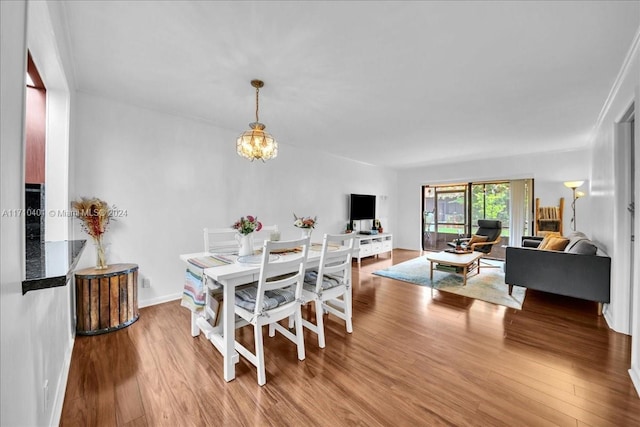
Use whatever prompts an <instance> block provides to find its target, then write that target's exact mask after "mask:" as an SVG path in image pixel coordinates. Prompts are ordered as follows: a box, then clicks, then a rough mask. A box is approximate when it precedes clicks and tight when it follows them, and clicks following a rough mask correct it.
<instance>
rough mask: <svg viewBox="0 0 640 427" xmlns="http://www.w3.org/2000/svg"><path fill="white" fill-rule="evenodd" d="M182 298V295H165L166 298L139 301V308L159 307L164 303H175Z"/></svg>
mask: <svg viewBox="0 0 640 427" xmlns="http://www.w3.org/2000/svg"><path fill="white" fill-rule="evenodd" d="M180 298H182V293H179V294H170V295H164V296H162V297H158V298H151V299H146V300H142V301H138V307H139V308H144V307H149V306H152V305H158V304H162V303H165V302H169V301H175V300H177V299H180Z"/></svg>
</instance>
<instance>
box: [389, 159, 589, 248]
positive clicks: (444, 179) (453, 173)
mask: <svg viewBox="0 0 640 427" xmlns="http://www.w3.org/2000/svg"><path fill="white" fill-rule="evenodd" d="M589 159H590V152H589V150H588V149H587V148H584V149H578V150H573V151H556V152H549V153H539V154H534V155H532V154H527V155H523V156H508V157H500V155H499V154H498V153H496V157H495V158H494V159H493V160H492V161H490V162H487V161H481V162H455V163H454V162H452V163H450V164H439V165H430V166H424V167H420V168H413V169H406V170H402V171H400V172H399V174H398V202H399V203H398V210H397V212H398V217H397V219H396V224H402V227H398V229H397V230H396V233H395V235H394V240H395V246H396V247H399V248H406V249H414V250H419V249H420V248H421V247H422V214H421V211H422V186H423V185H427V184H445V183H466V182H479V181H491V180H508V179H523V178H533V179H534V180H535V181H534V192H535V194H534V197H539V198H540V199H541V203H542V204H543V206H552V205H557V204H558V202H559V200H560V198H561V197H564V198H565V215H564V224H566V227H565V229H566V230H567V231H568V230H569V228H568V227H569V221H570V219H571V212H570V204H571V200H572V193H571V191H570V190H569V189H568V188H566V187H565V186H564V184H563V182H564V181H568V180H576V179H584V178H586V177H588V176H589ZM587 184H588V183H587ZM587 193H588V190H587ZM583 200H585V199H580V200H578V202H577V203H576V218H577V224H578V229H579V230H581V231H584V232H585V233H587V234H589V233H590V231H591V224H590V223H591V221H590V216H591V215H590V214H589V211H588V209H586V207H585V205H584V204H583V203H581V202H582V201H583Z"/></svg>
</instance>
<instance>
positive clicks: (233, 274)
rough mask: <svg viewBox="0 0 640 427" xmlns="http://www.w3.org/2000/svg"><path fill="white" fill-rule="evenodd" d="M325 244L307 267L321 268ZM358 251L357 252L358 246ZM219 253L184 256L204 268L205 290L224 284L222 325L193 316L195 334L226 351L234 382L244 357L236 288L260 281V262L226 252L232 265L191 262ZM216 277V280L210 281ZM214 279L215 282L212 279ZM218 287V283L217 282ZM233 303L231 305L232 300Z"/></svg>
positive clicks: (318, 247)
mask: <svg viewBox="0 0 640 427" xmlns="http://www.w3.org/2000/svg"><path fill="white" fill-rule="evenodd" d="M321 248H322V245H321V244H318V243H313V244H312V246H311V248H310V250H309V254H308V257H307V269H310V268H317V267H318V266H319V265H320V255H321ZM354 251H357V249H355V250H354ZM211 255H215V254H212V253H208V252H198V253H192V254H183V255H180V259H181V260H182V261H184V262H185V263H186V264H187V265H188V267H189V268H190V269H192V270H195V271H200V272H201V273H202V274H203V278H204V277H205V276H206V278H207V279H206V280H205V283H204V286H205V291H207V286H208V284H210V283H216V282H217V283H219V284H220V285H222V288H223V289H222V294H223V300H224V303H223V305H222V319H221V325H218V326H215V327H214V326H211V324H210V323H209V322H207V320H206V319H205V318H204V317H202V316H200V315H198V314H192V316H191V335H192V336H194V337H195V336H198V335H199V334H200V332H202V333H203V334H204V335H205V336H206V337H207V339H208V340H209V341H210V342H211V343H212V344H213V345H214V347H215V348H216V349H218V351H219V352H220V353H221V354H222V356H223V359H224V379H225V381H231V380H233V379H234V378H235V364H236V363H238V361H239V360H240V357H239V354H238V352H237V351H236V350H235V330H236V324H235V310H234V306H235V289H236V287H237V286H240V285H245V284H247V283H252V282H255V281H257V280H258V277H259V275H260V264H259V263H256V264H245V263H240V262H238V260H237V258H238V257H237V256H236V255H228V254H224V257H226V258H228V259H229V260H230V261H232V262H231V263H230V264H225V265H220V266H216V267H210V268H198V267H196V266H194V265H193V264H191V263H190V262H189V259H192V258H199V257H205V256H211ZM278 256H279V257H280V259H283V260H284V259H286V257H287V256H294V255H287V254H279V255H278ZM209 279H212V280H209ZM212 281H213V282H212ZM214 286H215V285H214ZM228 302H230V304H229V303H228Z"/></svg>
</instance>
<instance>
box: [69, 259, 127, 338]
mask: <svg viewBox="0 0 640 427" xmlns="http://www.w3.org/2000/svg"><path fill="white" fill-rule="evenodd" d="M75 277H76V317H77V323H76V333H77V334H79V335H97V334H104V333H106V332H111V331H115V330H118V329H122V328H124V327H127V326H129V325H130V324H132V323H133V322H135V321H136V320H138V317H139V314H138V265H137V264H113V265H109V266H108V267H107V268H106V269H102V270H98V269H95V268H85V269H83V270H78V271H76V272H75Z"/></svg>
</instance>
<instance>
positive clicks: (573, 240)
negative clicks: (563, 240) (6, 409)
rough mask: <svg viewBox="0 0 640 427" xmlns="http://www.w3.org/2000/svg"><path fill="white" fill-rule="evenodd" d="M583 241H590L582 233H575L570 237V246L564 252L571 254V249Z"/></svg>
mask: <svg viewBox="0 0 640 427" xmlns="http://www.w3.org/2000/svg"><path fill="white" fill-rule="evenodd" d="M581 240H589V238H588V237H587V235H586V234H584V233H583V232H581V231H574V232H573V233H571V234H570V235H569V244H568V245H567V247H566V248H564V251H565V252H570V251H571V249H572V248H573V247H574V246H575V245H576V244H577V243H578V242H579V241H581Z"/></svg>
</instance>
